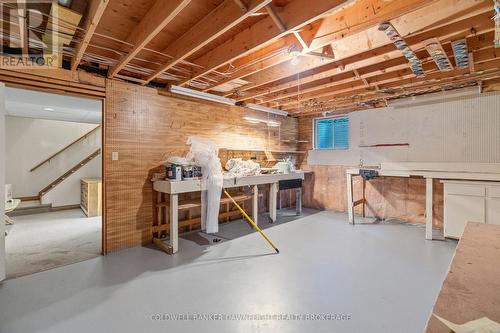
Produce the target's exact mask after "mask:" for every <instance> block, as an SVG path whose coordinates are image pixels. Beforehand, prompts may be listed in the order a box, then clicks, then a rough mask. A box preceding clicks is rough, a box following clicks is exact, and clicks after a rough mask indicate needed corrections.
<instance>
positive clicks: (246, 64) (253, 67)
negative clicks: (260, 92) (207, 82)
mask: <svg viewBox="0 0 500 333" xmlns="http://www.w3.org/2000/svg"><path fill="white" fill-rule="evenodd" d="M295 47H296V48H297V49H300V45H299V44H298V43H297V40H296V39H295V37H294V36H293V35H287V36H285V37H283V38H280V39H279V40H278V41H276V42H275V43H271V44H269V45H268V46H266V47H264V48H262V49H260V50H258V51H256V52H253V53H250V54H249V55H246V56H244V57H241V58H238V59H236V60H235V61H234V62H232V63H230V64H228V65H226V66H223V67H221V68H219V69H218V71H219V72H221V73H227V72H230V73H231V74H229V75H227V77H226V78H225V79H223V80H220V81H218V82H217V83H216V84H215V85H212V86H210V87H208V88H206V89H204V90H203V91H209V90H216V88H218V87H220V86H222V85H224V84H226V83H228V82H231V81H233V80H236V79H239V78H242V77H244V76H248V75H251V74H253V73H257V72H259V71H261V70H263V69H266V68H269V67H271V66H274V65H276V64H278V63H281V62H284V61H287V60H290V55H289V52H288V50H289V49H290V48H295ZM234 68H237V70H236V71H235V70H234Z"/></svg>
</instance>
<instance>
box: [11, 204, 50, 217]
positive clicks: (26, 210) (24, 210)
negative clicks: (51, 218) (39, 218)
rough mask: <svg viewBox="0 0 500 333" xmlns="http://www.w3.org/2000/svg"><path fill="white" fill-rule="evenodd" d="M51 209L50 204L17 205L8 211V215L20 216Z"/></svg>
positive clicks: (46, 211)
mask: <svg viewBox="0 0 500 333" xmlns="http://www.w3.org/2000/svg"><path fill="white" fill-rule="evenodd" d="M51 210H52V204H43V205H42V204H40V203H39V204H37V205H33V206H26V207H21V206H19V207H17V208H16V209H15V210H14V211H12V212H10V213H8V216H22V215H31V214H40V213H48V212H50V211H51Z"/></svg>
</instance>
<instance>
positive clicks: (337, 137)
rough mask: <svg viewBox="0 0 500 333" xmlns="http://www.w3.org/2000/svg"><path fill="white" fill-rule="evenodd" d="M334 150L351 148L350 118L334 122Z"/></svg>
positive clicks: (338, 119)
mask: <svg viewBox="0 0 500 333" xmlns="http://www.w3.org/2000/svg"><path fill="white" fill-rule="evenodd" d="M333 143H334V147H333V148H339V149H345V148H349V118H337V119H334V120H333Z"/></svg>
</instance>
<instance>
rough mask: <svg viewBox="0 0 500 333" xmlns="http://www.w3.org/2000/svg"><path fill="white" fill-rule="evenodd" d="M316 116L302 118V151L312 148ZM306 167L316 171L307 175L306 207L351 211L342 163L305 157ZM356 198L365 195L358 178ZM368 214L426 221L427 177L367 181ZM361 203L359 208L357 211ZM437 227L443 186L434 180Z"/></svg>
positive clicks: (435, 223) (300, 125)
mask: <svg viewBox="0 0 500 333" xmlns="http://www.w3.org/2000/svg"><path fill="white" fill-rule="evenodd" d="M311 122H312V118H310V117H307V118H306V117H304V118H299V125H298V126H299V140H308V141H309V143H301V144H299V149H300V150H309V149H312V125H311V124H312V123H311ZM302 168H303V169H305V170H310V171H313V174H312V175H311V176H309V177H306V181H305V190H304V198H303V199H304V203H303V204H304V206H305V207H312V208H317V209H333V210H336V211H342V212H344V211H347V193H346V191H347V184H346V174H345V171H346V168H347V167H345V166H341V165H308V164H307V159H304V163H303V164H302ZM354 179H355V182H354V195H355V200H356V199H358V198H361V195H362V194H361V191H362V185H361V179H360V178H359V177H355V178H354ZM365 197H366V199H367V206H366V208H367V209H366V215H367V216H373V217H379V218H383V219H398V220H402V221H407V222H411V223H425V179H422V178H399V177H381V178H377V179H374V180H371V181H369V182H367V185H366V193H365ZM360 209H361V206H358V207H357V212H358V213H361V211H360ZM433 223H434V226H435V227H437V228H442V225H443V186H442V184H441V183H440V182H439V181H437V180H436V181H435V182H434V222H433Z"/></svg>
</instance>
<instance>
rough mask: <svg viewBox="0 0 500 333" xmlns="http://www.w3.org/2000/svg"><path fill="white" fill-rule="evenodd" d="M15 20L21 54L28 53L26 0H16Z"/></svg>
mask: <svg viewBox="0 0 500 333" xmlns="http://www.w3.org/2000/svg"><path fill="white" fill-rule="evenodd" d="M17 22H18V24H19V40H20V43H21V45H20V46H21V48H22V50H23V54H28V53H29V32H28V27H27V25H26V1H25V0H17Z"/></svg>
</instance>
